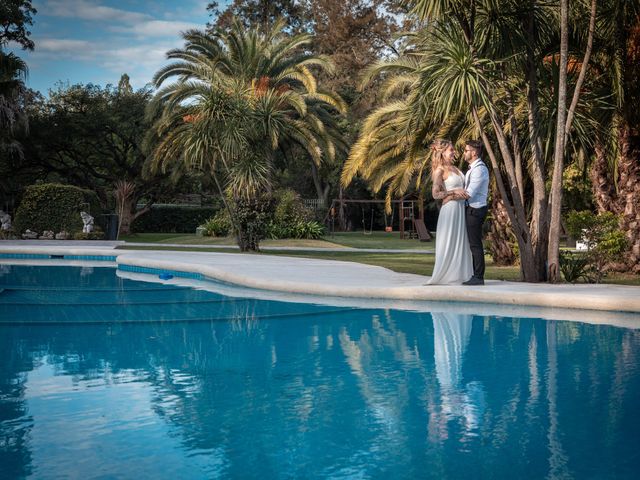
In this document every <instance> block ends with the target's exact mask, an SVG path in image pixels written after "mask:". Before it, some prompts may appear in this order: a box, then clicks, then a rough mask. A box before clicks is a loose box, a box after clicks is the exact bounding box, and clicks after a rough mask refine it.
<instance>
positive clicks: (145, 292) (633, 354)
mask: <svg viewBox="0 0 640 480" xmlns="http://www.w3.org/2000/svg"><path fill="white" fill-rule="evenodd" d="M0 290H1V292H0V465H1V466H2V468H1V470H0V477H4V478H21V477H28V476H33V477H37V478H60V477H80V478H96V477H101V478H134V477H138V478H292V477H294V478H381V477H387V478H394V479H395V478H460V477H472V478H480V477H484V478H524V477H526V478H540V477H550V478H559V477H573V478H603V477H606V478H635V477H636V476H637V471H638V469H639V468H640V456H639V455H638V451H640V435H639V434H638V432H640V414H639V413H638V400H640V367H638V365H639V360H640V330H634V329H628V328H616V327H611V326H606V325H591V324H584V323H578V322H562V321H549V320H542V319H540V318H514V317H499V318H498V317H491V316H476V315H470V314H459V313H455V312H452V311H450V310H449V311H444V312H438V311H431V312H415V311H401V310H392V309H380V308H370V309H366V308H359V309H354V308H349V307H335V306H327V305H319V304H305V303H292V302H278V301H269V300H259V299H255V298H250V297H234V296H233V295H220V294H216V293H211V292H206V291H202V290H195V289H190V288H186V287H180V286H177V285H163V284H158V283H148V282H140V281H134V280H130V279H126V278H121V277H118V276H117V275H116V270H115V269H114V268H99V267H84V268H78V267H34V266H16V265H13V266H8V265H0Z"/></svg>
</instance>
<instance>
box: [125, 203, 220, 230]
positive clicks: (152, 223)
mask: <svg viewBox="0 0 640 480" xmlns="http://www.w3.org/2000/svg"><path fill="white" fill-rule="evenodd" d="M217 210H218V209H217V208H214V207H192V206H183V205H153V206H152V207H151V210H149V211H148V212H147V213H144V214H142V215H140V216H139V217H138V218H136V219H135V220H134V222H133V224H132V225H131V232H132V233H135V232H145V233H194V232H195V231H196V228H198V226H199V225H201V224H202V223H203V222H204V221H206V220H207V219H208V218H211V217H213V216H214V215H215V213H216V211H217Z"/></svg>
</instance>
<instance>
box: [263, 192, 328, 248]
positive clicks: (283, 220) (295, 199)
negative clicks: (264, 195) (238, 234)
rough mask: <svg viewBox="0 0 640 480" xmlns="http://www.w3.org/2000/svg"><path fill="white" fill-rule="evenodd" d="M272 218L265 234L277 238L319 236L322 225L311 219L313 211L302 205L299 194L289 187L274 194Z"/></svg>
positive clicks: (321, 232)
mask: <svg viewBox="0 0 640 480" xmlns="http://www.w3.org/2000/svg"><path fill="white" fill-rule="evenodd" d="M274 201H275V208H274V214H273V219H272V220H271V221H270V222H269V224H268V227H267V235H268V236H269V237H270V238H273V239H279V238H312V239H313V238H320V237H321V236H322V235H324V227H323V226H322V225H321V224H320V223H318V222H316V221H314V220H312V219H313V212H312V211H311V210H309V209H308V208H307V207H305V206H304V204H303V203H302V199H301V198H300V195H298V194H297V193H296V192H294V191H293V190H290V189H284V190H278V191H276V193H275V194H274Z"/></svg>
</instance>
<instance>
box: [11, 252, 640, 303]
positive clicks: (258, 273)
mask: <svg viewBox="0 0 640 480" xmlns="http://www.w3.org/2000/svg"><path fill="white" fill-rule="evenodd" d="M1 253H33V254H50V255H92V256H100V255H103V256H105V257H113V256H116V264H117V265H118V267H120V266H125V265H127V266H130V267H140V268H151V269H157V270H168V271H174V272H191V273H195V274H200V275H203V276H205V277H209V278H212V279H215V280H219V281H222V282H226V283H231V284H235V285H239V286H242V287H249V288H254V289H260V290H270V291H276V292H286V293H295V294H306V295H320V296H331V297H350V298H361V299H367V298H369V299H389V300H392V299H395V300H418V301H420V300H426V301H443V302H466V303H484V304H499V305H514V306H532V307H550V308H554V307H555V308H569V309H571V308H573V309H581V310H585V309H587V310H599V311H612V312H631V313H640V287H635V286H623V285H570V284H556V285H550V284H531V283H521V282H504V281H497V280H494V281H488V282H487V283H486V285H485V286H479V287H465V286H462V285H447V286H436V285H429V286H425V285H424V283H425V282H426V281H427V277H423V276H419V275H411V274H399V273H396V272H392V271H390V270H388V269H385V268H382V267H375V266H371V265H363V264H359V263H353V262H339V261H334V260H319V259H307V258H300V257H284V256H278V257H273V256H267V255H265V256H256V255H243V254H237V253H217V252H216V253H195V252H175V251H171V252H168V251H149V250H144V251H137V250H114V249H97V248H91V249H82V248H77V247H76V248H65V247H62V246H61V247H57V246H56V247H48V246H32V247H30V246H20V247H8V246H7V247H2V246H0V254H1Z"/></svg>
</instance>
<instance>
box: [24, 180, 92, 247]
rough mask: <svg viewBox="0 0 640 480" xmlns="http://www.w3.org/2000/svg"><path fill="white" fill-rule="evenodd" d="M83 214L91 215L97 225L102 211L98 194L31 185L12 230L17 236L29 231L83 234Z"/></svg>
mask: <svg viewBox="0 0 640 480" xmlns="http://www.w3.org/2000/svg"><path fill="white" fill-rule="evenodd" d="M81 211H86V212H88V213H90V214H91V215H92V216H93V217H94V218H95V224H96V225H97V223H98V220H99V215H100V214H101V213H102V209H101V207H100V202H99V201H98V196H97V195H96V194H95V192H92V191H91V190H85V189H83V188H78V187H74V186H73V185H61V184H59V183H45V184H42V185H31V186H29V187H27V188H26V189H25V192H24V195H23V196H22V201H21V202H20V205H19V206H18V209H17V210H16V217H15V220H14V222H13V227H14V230H15V232H16V233H17V234H21V233H23V232H24V231H25V230H27V229H29V230H32V231H34V232H38V233H40V234H42V232H43V231H45V230H51V231H53V232H54V233H58V232H61V231H63V230H65V231H67V232H69V233H71V234H74V233H76V232H81V231H82V226H83V224H82V219H81V218H80V212H81Z"/></svg>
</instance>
